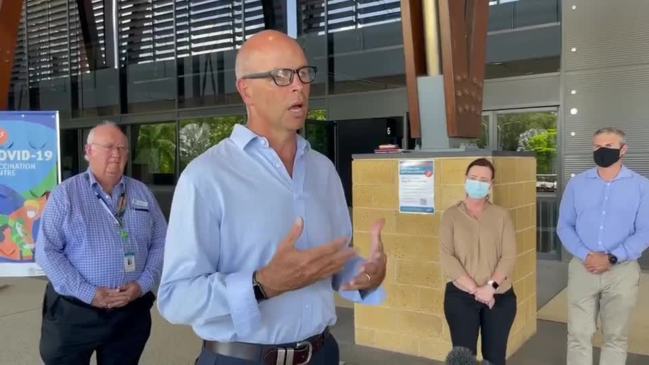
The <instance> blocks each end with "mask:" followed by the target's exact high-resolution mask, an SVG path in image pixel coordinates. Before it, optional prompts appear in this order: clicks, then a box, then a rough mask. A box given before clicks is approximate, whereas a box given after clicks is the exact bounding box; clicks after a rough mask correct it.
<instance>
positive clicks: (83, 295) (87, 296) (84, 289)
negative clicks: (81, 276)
mask: <svg viewBox="0 0 649 365" xmlns="http://www.w3.org/2000/svg"><path fill="white" fill-rule="evenodd" d="M95 294H97V288H95V287H94V286H92V285H90V284H86V283H84V284H81V286H80V287H79V291H78V292H77V298H79V300H81V301H82V302H84V303H86V304H92V300H93V299H95Z"/></svg>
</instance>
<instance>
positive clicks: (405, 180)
mask: <svg viewBox="0 0 649 365" xmlns="http://www.w3.org/2000/svg"><path fill="white" fill-rule="evenodd" d="M399 213H409V214H434V213H435V161H433V160H401V161H399Z"/></svg>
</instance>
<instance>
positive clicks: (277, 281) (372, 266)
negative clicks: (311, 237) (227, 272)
mask: <svg viewBox="0 0 649 365" xmlns="http://www.w3.org/2000/svg"><path fill="white" fill-rule="evenodd" d="M384 224H385V220H384V219H379V220H377V221H376V222H375V223H374V225H373V226H372V230H371V238H372V245H371V249H370V254H369V257H368V258H367V261H366V262H365V263H363V264H362V266H361V267H360V270H359V271H358V273H357V274H356V276H355V277H354V278H353V279H352V280H351V281H349V282H347V283H343V285H342V286H341V289H342V290H372V289H375V288H377V287H378V286H379V285H381V283H382V282H383V279H384V278H385V271H386V263H387V257H386V255H385V252H384V250H383V242H382V241H381V229H383V225H384ZM303 230H304V222H303V220H302V219H301V218H298V219H297V220H296V221H295V224H293V227H292V228H291V231H290V232H289V234H288V236H287V237H286V238H285V239H284V240H283V241H282V242H281V243H280V245H279V247H278V248H277V251H276V252H275V255H274V256H273V258H272V260H271V261H270V263H269V264H268V265H267V266H265V267H264V268H262V269H260V270H258V271H257V281H258V282H259V283H260V284H261V286H262V287H263V288H264V291H265V293H266V295H267V296H268V297H269V298H272V297H274V296H277V295H280V294H282V293H285V292H288V291H291V290H296V289H300V288H303V287H306V286H308V285H311V284H313V283H315V282H317V281H320V280H322V279H326V278H329V277H331V276H332V275H334V274H336V273H339V272H341V271H342V270H343V269H344V266H345V264H346V263H347V262H348V261H349V260H351V259H353V258H355V257H356V256H357V254H356V252H355V251H354V249H353V248H351V247H349V246H348V241H347V238H338V239H335V240H333V241H331V242H328V243H326V244H323V245H321V246H318V247H315V248H311V249H307V250H298V249H297V248H296V247H295V243H296V242H297V240H298V238H299V237H300V235H302V231H303Z"/></svg>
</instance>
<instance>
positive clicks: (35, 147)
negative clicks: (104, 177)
mask: <svg viewBox="0 0 649 365" xmlns="http://www.w3.org/2000/svg"><path fill="white" fill-rule="evenodd" d="M58 131H59V118H58V112H0V276H35V275H42V274H43V273H42V271H41V270H40V268H39V267H38V265H36V263H35V262H34V244H35V242H36V236H37V234H38V229H39V226H40V218H41V215H42V213H43V209H44V208H45V203H46V202H47V198H48V196H49V194H50V192H51V191H52V189H54V187H55V186H56V185H57V183H58V182H59V181H60V176H61V174H60V171H59V163H58V161H59V135H58Z"/></svg>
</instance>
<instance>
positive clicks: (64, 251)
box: [36, 122, 167, 365]
mask: <svg viewBox="0 0 649 365" xmlns="http://www.w3.org/2000/svg"><path fill="white" fill-rule="evenodd" d="M85 152H86V159H87V160H88V163H89V168H88V170H87V171H86V172H83V173H81V174H78V175H76V176H73V177H71V178H69V179H67V180H65V181H64V182H63V183H61V185H59V186H58V187H57V188H56V189H55V190H54V191H53V192H52V194H51V195H50V198H49V200H48V202H47V205H46V207H45V212H44V213H43V217H42V223H41V227H40V231H39V234H38V239H37V241H36V262H37V263H38V264H39V265H40V266H41V267H42V268H43V270H44V271H45V273H46V274H47V277H48V279H49V280H50V283H49V284H48V285H47V289H46V292H45V300H44V304H43V324H42V328H41V342H40V352H41V357H42V358H43V361H44V362H45V364H47V365H50V364H52V365H54V364H56V365H83V364H85V365H87V364H89V363H90V357H91V355H92V353H93V352H94V351H96V352H97V361H98V363H100V364H120V365H122V364H124V365H128V364H132V365H136V364H137V363H138V361H139V358H140V355H141V354H142V351H143V350H144V345H145V344H146V341H147V339H148V338H149V333H150V331H151V314H150V308H151V306H152V305H153V301H154V298H155V297H154V295H153V293H152V290H153V288H154V287H155V285H156V284H157V282H158V280H159V279H160V274H161V271H162V257H163V245H164V236H165V232H166V228H167V225H166V222H165V219H164V216H163V215H162V212H161V211H160V208H159V207H158V204H157V202H156V200H155V197H154V196H153V194H152V193H151V191H150V190H149V189H148V188H147V187H146V185H144V184H143V183H141V182H139V181H137V180H134V179H131V178H128V177H125V176H123V172H124V166H125V165H126V161H127V160H128V143H127V139H126V136H125V135H124V133H122V131H121V130H120V129H119V128H118V127H117V126H116V125H115V124H113V123H110V122H108V123H104V124H101V125H99V126H97V127H95V128H93V129H92V130H91V131H90V133H89V134H88V143H87V144H86V147H85Z"/></svg>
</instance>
